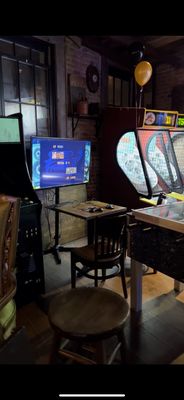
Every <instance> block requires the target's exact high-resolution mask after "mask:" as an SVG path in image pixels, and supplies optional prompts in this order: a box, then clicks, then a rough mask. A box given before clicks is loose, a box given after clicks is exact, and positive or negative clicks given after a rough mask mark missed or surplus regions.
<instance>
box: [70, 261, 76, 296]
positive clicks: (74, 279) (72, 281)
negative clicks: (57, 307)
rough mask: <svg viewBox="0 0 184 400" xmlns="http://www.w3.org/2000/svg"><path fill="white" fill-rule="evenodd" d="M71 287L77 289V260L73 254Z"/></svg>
mask: <svg viewBox="0 0 184 400" xmlns="http://www.w3.org/2000/svg"><path fill="white" fill-rule="evenodd" d="M71 287H72V289H73V288H75V287H76V270H75V260H74V257H73V255H72V254H71Z"/></svg>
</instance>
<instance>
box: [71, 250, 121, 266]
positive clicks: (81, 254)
mask: <svg viewBox="0 0 184 400" xmlns="http://www.w3.org/2000/svg"><path fill="white" fill-rule="evenodd" d="M71 252H72V254H73V255H74V256H76V257H77V258H78V259H81V260H85V262H86V263H94V262H95V246H94V245H88V246H83V247H76V248H75V249H72V250H71ZM116 260H119V254H118V255H116V256H112V257H110V256H109V254H108V260H107V258H105V255H104V257H101V258H99V259H98V263H97V264H103V263H104V264H106V265H107V264H111V263H113V261H114V262H116Z"/></svg>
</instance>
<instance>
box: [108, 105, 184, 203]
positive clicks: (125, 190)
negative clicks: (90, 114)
mask: <svg viewBox="0 0 184 400" xmlns="http://www.w3.org/2000/svg"><path fill="white" fill-rule="evenodd" d="M177 121H178V113H177V112H175V111H162V110H146V109H145V108H133V107H132V108H119V107H107V109H105V111H104V118H103V126H102V133H101V198H102V200H104V201H108V202H116V204H122V205H124V206H126V207H127V208H128V209H132V208H141V207H143V206H145V204H144V203H143V201H144V202H147V203H150V204H154V205H157V204H161V202H162V199H163V197H165V193H166V194H170V193H173V197H174V200H175V199H176V198H175V194H182V193H183V183H184V182H183V180H182V175H181V171H180V166H181V162H180V165H179V163H178V157H176V154H175V148H174V145H173V143H174V142H173V139H174V137H175V135H176V132H175V129H176V128H175V126H176V124H177ZM172 132H173V133H172ZM183 133H184V132H183ZM167 199H168V201H173V199H172V194H171V196H170V195H169V197H167Z"/></svg>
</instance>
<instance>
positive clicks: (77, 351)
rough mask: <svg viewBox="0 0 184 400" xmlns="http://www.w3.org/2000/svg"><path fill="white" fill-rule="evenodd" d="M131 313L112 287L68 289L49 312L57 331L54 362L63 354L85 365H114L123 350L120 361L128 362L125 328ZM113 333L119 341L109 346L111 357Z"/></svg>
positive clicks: (55, 331)
mask: <svg viewBox="0 0 184 400" xmlns="http://www.w3.org/2000/svg"><path fill="white" fill-rule="evenodd" d="M128 315H129V305H128V303H127V301H126V300H125V299H124V298H123V297H122V296H120V295H119V294H117V293H115V292H113V291H112V290H110V289H104V288H101V287H80V288H75V289H68V290H64V291H63V292H62V293H61V294H59V295H57V296H56V297H55V298H54V299H53V300H52V301H51V304H50V307H49V312H48V317H49V321H50V324H51V327H52V329H53V331H54V339H53V346H52V351H51V357H50V362H51V363H52V364H55V363H57V361H58V357H59V356H60V357H61V358H63V360H65V361H66V359H67V361H69V360H70V361H74V362H76V363H82V364H111V363H112V362H113V360H114V358H115V355H116V354H117V351H118V350H120V354H121V361H120V363H125V361H126V358H125V350H126V343H125V339H124V332H123V327H124V324H125V322H126V320H127V318H128ZM113 336H116V339H117V340H116V343H115V345H114V346H112V345H109V346H108V350H109V349H110V350H111V351H110V354H109V356H108V357H107V351H106V350H107V339H110V338H111V339H112V337H113ZM105 342H106V347H105ZM72 346H73V347H72ZM63 362H64V361H63Z"/></svg>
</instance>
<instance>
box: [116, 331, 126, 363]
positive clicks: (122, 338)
mask: <svg viewBox="0 0 184 400" xmlns="http://www.w3.org/2000/svg"><path fill="white" fill-rule="evenodd" d="M117 337H118V341H119V342H120V343H121V346H120V355H121V362H122V363H123V364H124V363H126V341H125V335H124V331H123V330H121V331H119V332H118V333H117Z"/></svg>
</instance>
